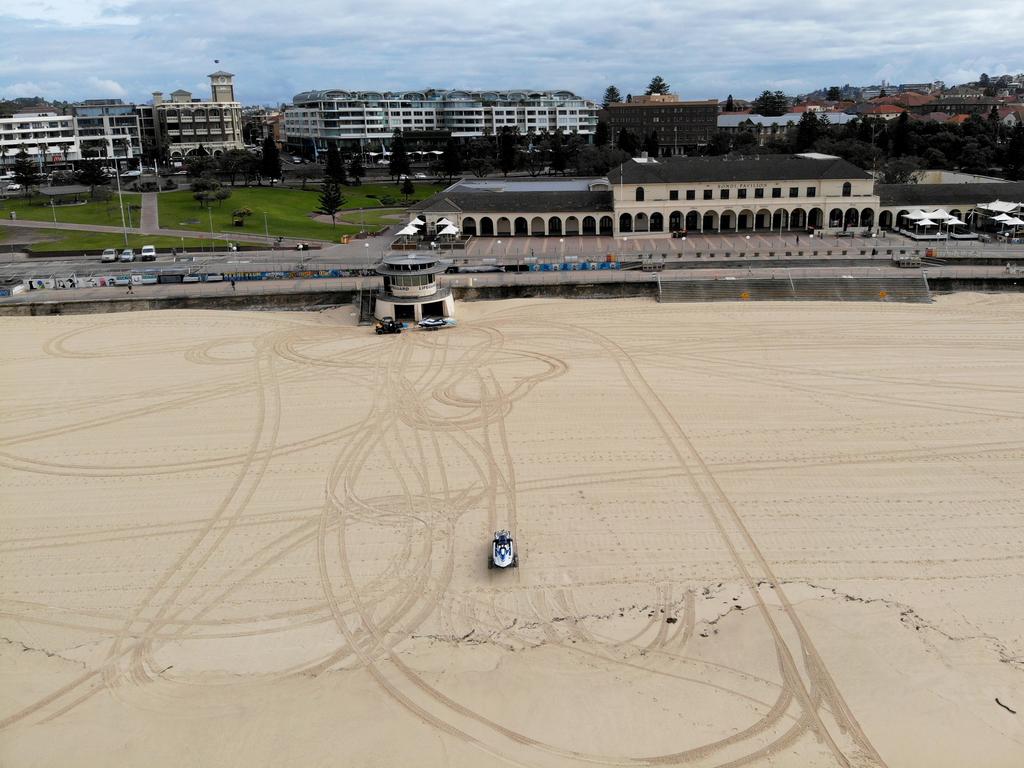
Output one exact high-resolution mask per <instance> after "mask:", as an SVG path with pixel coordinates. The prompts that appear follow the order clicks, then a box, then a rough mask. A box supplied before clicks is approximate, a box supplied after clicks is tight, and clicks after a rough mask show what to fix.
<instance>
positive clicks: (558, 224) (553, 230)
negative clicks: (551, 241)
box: [548, 216, 562, 235]
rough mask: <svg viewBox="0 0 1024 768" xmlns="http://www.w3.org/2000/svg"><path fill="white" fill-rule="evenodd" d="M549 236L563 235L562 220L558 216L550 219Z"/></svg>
mask: <svg viewBox="0 0 1024 768" xmlns="http://www.w3.org/2000/svg"><path fill="white" fill-rule="evenodd" d="M548 234H549V235H560V234H562V220H561V219H560V218H559V217H557V216H552V217H551V218H550V219H548Z"/></svg>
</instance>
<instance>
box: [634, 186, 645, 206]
mask: <svg viewBox="0 0 1024 768" xmlns="http://www.w3.org/2000/svg"><path fill="white" fill-rule="evenodd" d="M636 201H637V202H638V203H642V202H643V201H644V188H643V187H637V188H636Z"/></svg>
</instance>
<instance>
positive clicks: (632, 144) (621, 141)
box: [615, 128, 640, 157]
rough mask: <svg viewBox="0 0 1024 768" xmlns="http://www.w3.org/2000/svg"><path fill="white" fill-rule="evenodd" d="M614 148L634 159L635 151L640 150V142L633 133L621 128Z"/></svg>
mask: <svg viewBox="0 0 1024 768" xmlns="http://www.w3.org/2000/svg"><path fill="white" fill-rule="evenodd" d="M615 146H616V147H618V148H619V149H621V150H622V151H623V152H625V153H627V154H628V155H629V156H630V157H635V156H636V153H637V150H638V149H640V140H639V139H638V138H637V135H636V134H635V133H633V132H632V131H630V130H628V129H627V128H622V129H620V130H619V135H618V137H617V138H616V140H615Z"/></svg>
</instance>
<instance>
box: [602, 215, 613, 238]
mask: <svg viewBox="0 0 1024 768" xmlns="http://www.w3.org/2000/svg"><path fill="white" fill-rule="evenodd" d="M600 233H601V234H602V235H613V234H614V233H615V222H614V220H613V219H612V217H611V216H602V217H601V228H600Z"/></svg>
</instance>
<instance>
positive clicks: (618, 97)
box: [601, 85, 622, 109]
mask: <svg viewBox="0 0 1024 768" xmlns="http://www.w3.org/2000/svg"><path fill="white" fill-rule="evenodd" d="M621 101H622V94H621V93H619V89H618V88H616V87H615V86H614V85H609V86H608V87H607V88H605V89H604V98H603V99H602V100H601V106H602V107H604V108H605V109H607V108H608V105H609V104H617V103H619V102H621Z"/></svg>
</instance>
